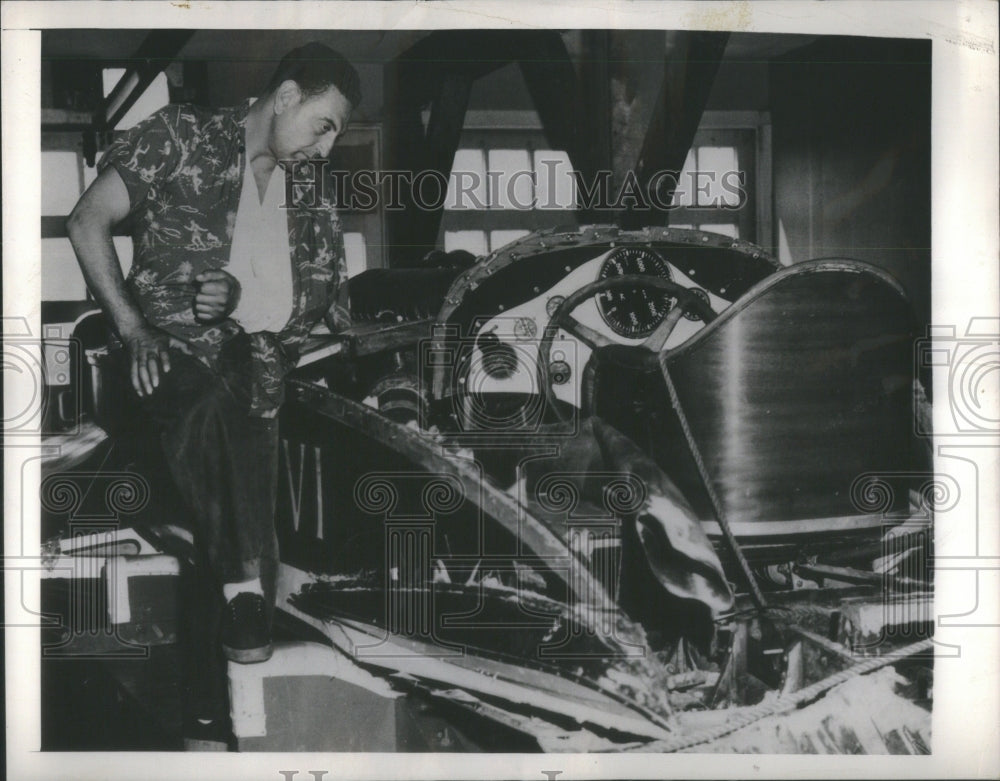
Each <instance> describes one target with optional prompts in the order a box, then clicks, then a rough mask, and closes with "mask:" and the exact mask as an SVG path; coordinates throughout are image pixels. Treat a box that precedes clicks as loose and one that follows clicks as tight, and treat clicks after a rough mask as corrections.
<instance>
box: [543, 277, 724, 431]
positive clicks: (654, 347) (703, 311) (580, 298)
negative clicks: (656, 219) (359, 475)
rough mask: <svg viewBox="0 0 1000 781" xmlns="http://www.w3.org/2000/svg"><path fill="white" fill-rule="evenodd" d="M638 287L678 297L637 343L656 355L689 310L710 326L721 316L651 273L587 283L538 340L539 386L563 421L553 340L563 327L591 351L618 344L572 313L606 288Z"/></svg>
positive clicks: (555, 314)
mask: <svg viewBox="0 0 1000 781" xmlns="http://www.w3.org/2000/svg"><path fill="white" fill-rule="evenodd" d="M636 287H646V288H652V289H654V290H662V291H664V292H665V293H669V294H670V295H671V297H673V298H674V305H673V306H672V307H671V308H670V312H669V313H668V314H667V316H666V317H665V318H663V322H662V323H660V324H659V325H658V326H657V327H656V329H655V330H654V331H653V333H651V334H650V335H649V336H647V337H646V338H645V339H644V340H643V342H642V343H641V344H639V345H636V347H637V349H645V350H648V351H649V352H650V353H651V354H652V355H659V353H660V352H661V351H662V350H663V347H664V345H665V344H666V343H667V339H668V338H669V337H670V334H671V333H672V332H673V330H674V327H675V326H676V325H677V323H678V321H679V320H680V319H681V317H682V316H683V315H684V313H685V312H691V313H692V314H694V315H697V316H698V317H699V318H701V320H702V321H703V322H704V323H705V324H706V325H707V324H708V323H711V322H712V321H713V320H714V319H715V318H716V317H718V314H717V313H716V312H715V311H714V310H713V309H712V307H711V306H709V305H708V303H707V302H706V301H704V300H703V299H701V298H699V297H698V296H697V295H695V294H694V293H693V292H691V290H689V289H688V288H686V287H684V286H683V285H679V284H677V283H676V282H674V281H673V280H670V279H666V278H665V277H654V276H650V275H647V274H626V275H624V276H620V277H609V278H607V279H601V280H598V281H596V282H591V283H589V284H587V285H584V286H583V287H581V288H580V289H579V290H577V291H575V292H573V293H572V294H571V295H569V296H567V297H566V299H565V300H564V301H563V302H562V303H561V304H559V306H558V307H557V308H556V310H555V312H553V313H552V317H551V318H549V323H548V325H547V326H545V332H544V333H543V334H542V339H541V341H540V342H539V343H538V372H539V374H540V375H541V376H540V377H539V385H540V387H541V389H542V390H543V392H544V394H545V398H546V400H547V401H548V402H550V406H551V408H552V409H553V411H554V413H555V415H556V417H558V418H559V419H560V420H562V421H563V422H565V419H564V418H563V416H562V414H561V413H560V412H559V409H558V406H557V405H555V404H552V403H551V402H553V401H554V399H555V393H554V392H553V388H552V372H551V370H550V358H549V356H550V353H551V352H552V342H553V340H554V339H555V336H556V332H557V331H559V329H560V328H561V329H562V330H564V331H566V332H567V333H569V334H571V335H573V336H575V337H576V338H577V339H579V340H580V341H581V342H583V343H584V344H585V345H587V346H588V347H589V348H590V349H591V350H596V349H598V348H599V347H609V346H611V345H613V344H617V342H613V341H612V340H611V339H609V338H608V337H606V336H604V334H602V333H600V332H598V331H595V330H594V329H593V328H590V327H589V326H586V325H584V324H583V323H581V322H580V321H579V320H577V319H576V318H575V317H573V316H572V315H571V314H570V313H571V312H573V310H575V309H576V308H577V307H578V306H579V305H580V304H582V303H583V302H584V301H586V300H587V299H589V298H593V297H594V296H596V295H598V294H599V293H603V292H604V291H606V290H617V289H619V288H636Z"/></svg>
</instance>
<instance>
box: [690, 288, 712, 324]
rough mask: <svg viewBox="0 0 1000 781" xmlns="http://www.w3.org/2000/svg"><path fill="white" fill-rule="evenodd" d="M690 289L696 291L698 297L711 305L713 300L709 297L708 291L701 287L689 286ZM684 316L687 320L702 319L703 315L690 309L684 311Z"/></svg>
mask: <svg viewBox="0 0 1000 781" xmlns="http://www.w3.org/2000/svg"><path fill="white" fill-rule="evenodd" d="M688 290H689V291H690V292H692V293H694V294H695V295H696V296H698V298H700V299H701V300H702V301H704V302H705V303H706V304H708V305H709V306H711V304H712V302H711V301H710V300H709V298H708V293H706V292H705V291H704V290H702V289H701V288H700V287H689V288H688ZM684 317H685V318H686V319H687V320H701V315H698V314H695V313H694V312H692V311H691V310H690V309H689V310H687V311H686V312H685V313H684Z"/></svg>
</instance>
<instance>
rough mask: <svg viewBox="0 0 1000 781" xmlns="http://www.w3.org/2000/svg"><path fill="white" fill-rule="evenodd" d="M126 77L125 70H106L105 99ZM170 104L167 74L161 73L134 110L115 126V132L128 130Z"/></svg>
mask: <svg viewBox="0 0 1000 781" xmlns="http://www.w3.org/2000/svg"><path fill="white" fill-rule="evenodd" d="M124 75H125V69H124V68H105V69H104V74H103V76H104V97H107V96H108V95H109V94H111V90H113V89H114V88H115V85H116V84H117V83H118V81H119V80H120V79H121V77H122V76H124ZM169 102H170V89H169V87H168V86H167V74H165V73H159V74H157V76H156V78H155V79H153V81H152V83H151V84H150V85H149V86H148V87H146V91H145V92H143V93H142V95H140V96H139V99H138V100H137V101H136V102H135V103H134V104H133V106H132V108H130V109H129V110H128V111H127V112H126V113H125V116H124V117H122V120H121V122H119V123H118V124H117V125H115V130H128V129H129V128H130V127H132V126H133V125H135V124H138V123H139V122H140V121H141V120H143V119H145V118H146V117H148V116H149V115H150V114H152V113H153V112H154V111H157V110H158V109H161V108H163V107H164V106H165V105H167V104H168V103H169Z"/></svg>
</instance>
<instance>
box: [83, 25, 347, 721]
mask: <svg viewBox="0 0 1000 781" xmlns="http://www.w3.org/2000/svg"><path fill="white" fill-rule="evenodd" d="M360 99H361V91H360V81H359V78H358V74H357V72H356V71H355V70H354V68H353V67H352V66H351V65H350V64H349V63H348V62H347V61H346V60H345V59H344V58H343V57H342V56H341V55H339V54H337V53H336V52H334V51H333V50H331V49H329V48H327V47H326V46H323V45H322V44H318V43H311V44H307V45H306V46H302V47H300V48H298V49H296V50H294V51H292V52H290V53H289V54H288V55H287V56H286V57H285V58H284V59H283V60H282V61H281V63H280V64H279V66H278V68H277V71H276V73H275V75H274V77H273V78H272V80H271V82H270V84H269V85H268V87H267V89H266V90H265V92H264V94H262V95H261V96H260V97H259V98H258V99H256V100H251V101H247V102H245V103H244V104H242V105H240V106H237V107H235V108H229V109H222V110H216V111H212V110H207V109H202V108H197V107H194V106H167V107H166V108H164V109H162V110H160V111H158V112H156V113H155V114H153V115H152V116H151V117H149V118H148V119H146V120H144V121H143V122H142V123H140V124H139V125H137V126H136V127H134V128H133V129H132V130H130V131H128V132H127V133H125V134H124V137H123V138H121V139H120V140H118V141H116V142H115V143H114V144H113V145H112V146H111V148H110V149H109V150H108V151H107V153H106V154H105V155H104V157H103V158H102V160H101V163H100V166H99V168H100V174H99V176H98V178H97V179H96V180H95V182H94V183H93V184H92V185H91V187H90V188H89V189H88V190H87V192H85V193H84V194H83V196H82V197H81V199H80V201H79V203H78V204H77V206H76V208H75V209H74V210H73V213H72V214H71V215H70V218H69V222H68V230H69V237H70V240H71V241H72V243H73V247H74V249H75V251H76V253H77V257H78V259H79V262H80V265H81V267H82V269H83V273H84V275H85V277H86V279H87V283H88V285H89V287H90V290H91V291H92V292H93V294H94V296H95V297H96V298H97V300H98V301H99V302H100V304H101V306H102V308H103V309H104V311H105V313H106V314H107V316H108V317H109V319H110V320H111V322H112V325H113V326H114V328H115V330H116V331H117V334H118V336H119V337H120V340H121V342H122V345H123V346H124V350H123V351H122V353H121V357H122V358H123V359H124V362H125V363H126V364H127V368H126V371H127V373H128V376H129V378H130V380H131V384H132V386H133V387H134V389H135V392H136V393H137V394H138V396H139V397H140V403H141V406H142V410H143V413H144V414H145V415H146V416H147V417H148V419H149V420H150V422H151V424H153V425H155V426H156V427H157V430H158V432H159V435H160V442H161V444H162V449H163V453H164V456H165V458H166V462H167V464H168V467H169V470H170V473H171V477H172V478H173V481H174V483H175V484H176V485H177V488H178V489H179V492H180V494H181V496H182V497H183V499H184V500H185V503H186V504H187V505H188V508H189V510H190V512H191V514H192V517H193V521H194V523H193V526H194V529H193V531H194V537H195V547H196V555H197V557H198V561H197V566H196V570H197V577H196V581H195V582H196V583H197V584H198V586H197V588H196V589H195V593H194V594H193V595H192V597H191V600H190V602H191V603H190V604H189V605H188V606H187V607H188V609H189V615H190V616H191V617H192V618H193V620H192V621H191V622H190V623H191V626H192V632H193V635H194V637H193V647H194V648H195V649H196V652H197V653H196V657H195V659H194V660H192V661H191V663H190V665H189V669H190V671H191V673H192V674H193V676H194V679H193V683H192V684H191V688H192V692H191V694H192V698H191V707H192V709H193V710H194V711H195V713H196V715H198V716H199V723H200V724H202V725H205V724H211V723H215V724H218V723H219V722H220V721H222V720H224V719H225V716H226V714H225V712H224V711H223V707H224V703H225V700H226V698H225V693H224V692H225V688H224V684H223V683H220V678H221V679H222V680H223V681H224V675H221V676H220V675H218V673H219V671H220V669H221V667H222V666H221V664H217V663H215V662H217V661H219V662H221V660H218V647H219V643H220V641H221V646H222V649H223V650H224V653H225V656H226V657H227V658H228V659H229V660H230V661H234V662H240V663H251V662H259V661H263V660H265V659H267V658H269V657H270V655H271V642H270V620H271V613H272V610H273V604H274V593H275V579H276V572H277V542H276V538H275V531H274V518H273V516H274V506H275V493H276V484H277V466H278V432H277V420H276V414H277V411H278V409H279V407H280V405H281V402H282V387H283V378H284V376H285V374H286V373H287V372H288V371H289V370H290V369H291V368H292V367H293V366H294V365H295V362H296V359H297V353H298V348H299V345H300V344H301V342H302V340H303V339H304V338H305V336H306V335H307V334H308V333H309V330H310V329H311V328H312V326H313V325H314V324H315V323H316V322H317V321H318V320H319V318H320V317H322V316H324V315H327V317H328V322H330V324H331V326H333V327H335V326H341V325H343V324H344V323H345V322H346V310H345V309H344V308H343V307H342V306H341V305H340V304H339V298H340V297H339V296H338V290H339V289H340V282H341V281H343V279H344V278H345V272H344V269H345V264H344V255H343V235H342V232H341V229H340V225H339V223H338V221H337V216H336V212H335V211H334V209H333V207H332V205H331V204H330V203H329V201H327V200H326V199H325V197H324V193H323V192H322V189H321V188H318V187H316V186H315V185H316V183H317V182H316V179H315V176H314V174H315V172H316V170H317V169H318V170H322V169H321V167H320V166H313V165H312V164H311V163H310V162H308V161H310V160H312V159H317V158H324V157H326V156H327V155H328V154H329V152H330V149H331V147H332V146H333V144H334V142H335V141H336V139H337V137H338V136H339V135H340V134H341V133H342V132H343V131H344V129H345V126H346V124H347V122H348V119H349V117H350V113H351V110H352V109H353V108H354V107H356V106H357V104H358V103H359V102H360ZM296 168H301V169H305V170H301V171H295V170H293V169H296ZM302 178H305V179H306V180H309V181H310V182H311V184H312V186H306V187H302V186H301V185H296V184H295V181H301V179H302ZM127 217H131V218H132V221H133V223H132V224H133V225H134V231H133V243H134V247H135V249H134V261H133V265H132V269H131V271H130V273H129V277H128V280H127V281H126V280H125V279H124V278H123V275H122V273H121V270H120V265H119V262H118V258H117V256H116V254H115V250H114V245H113V243H112V239H111V236H112V229H113V227H114V226H115V225H116V224H118V223H119V222H121V221H122V220H124V219H125V218H127ZM198 653H200V654H201V655H200V656H199V655H198Z"/></svg>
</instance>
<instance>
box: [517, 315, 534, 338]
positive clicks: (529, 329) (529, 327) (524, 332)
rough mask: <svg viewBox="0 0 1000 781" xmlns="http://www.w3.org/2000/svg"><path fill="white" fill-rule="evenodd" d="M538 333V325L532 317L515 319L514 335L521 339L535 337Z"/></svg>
mask: <svg viewBox="0 0 1000 781" xmlns="http://www.w3.org/2000/svg"><path fill="white" fill-rule="evenodd" d="M537 335H538V325H536V323H535V321H534V320H533V319H532V318H530V317H519V318H517V320H515V321H514V337H515V338H517V339H520V340H521V341H524V340H527V339H534V338H535V337H536V336H537Z"/></svg>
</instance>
